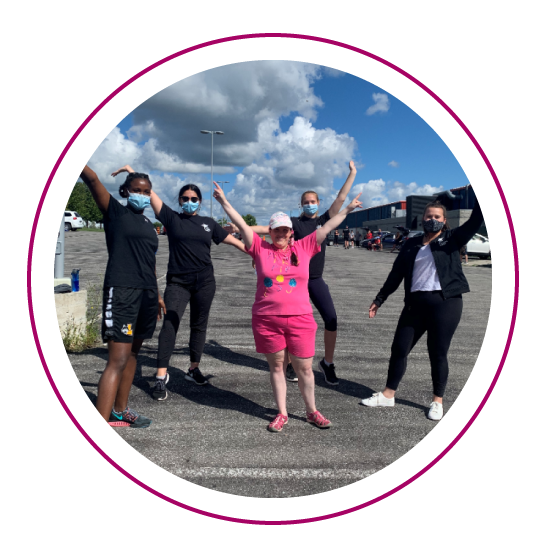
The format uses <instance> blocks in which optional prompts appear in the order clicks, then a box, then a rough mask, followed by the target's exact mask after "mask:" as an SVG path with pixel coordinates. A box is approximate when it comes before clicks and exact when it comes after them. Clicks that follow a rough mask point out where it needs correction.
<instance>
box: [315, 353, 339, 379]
mask: <svg viewBox="0 0 546 558" xmlns="http://www.w3.org/2000/svg"><path fill="white" fill-rule="evenodd" d="M319 367H320V369H321V370H322V372H323V374H324V379H325V380H326V383H327V384H330V385H332V386H337V385H338V384H339V380H338V379H337V376H336V367H335V366H334V364H333V363H332V364H330V366H328V365H327V364H326V362H324V359H322V360H321V361H320V362H319Z"/></svg>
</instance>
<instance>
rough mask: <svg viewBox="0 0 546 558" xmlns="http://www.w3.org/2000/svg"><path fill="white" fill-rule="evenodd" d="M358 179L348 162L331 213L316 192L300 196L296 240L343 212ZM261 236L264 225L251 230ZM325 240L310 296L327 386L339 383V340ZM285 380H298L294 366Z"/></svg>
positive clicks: (232, 229)
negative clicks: (321, 329) (316, 313)
mask: <svg viewBox="0 0 546 558" xmlns="http://www.w3.org/2000/svg"><path fill="white" fill-rule="evenodd" d="M355 177H356V167H355V165H354V163H353V161H350V162H349V176H348V177H347V180H346V181H345V184H344V185H343V186H342V188H341V190H340V191H339V193H338V195H337V197H336V199H335V200H334V203H332V205H331V206H330V208H329V209H328V211H325V212H324V213H323V214H322V215H321V214H320V211H319V210H320V200H319V196H318V194H317V193H316V192H315V191H313V190H307V191H306V192H304V193H303V194H302V196H301V207H302V209H303V212H302V214H301V215H300V216H299V217H293V218H292V225H293V228H294V239H295V240H301V239H302V238H305V237H306V236H308V235H310V234H312V233H313V232H314V231H316V230H317V229H320V228H321V227H322V226H323V225H324V224H325V223H326V222H327V221H329V220H330V218H332V217H334V216H335V215H337V214H338V213H339V211H340V210H341V206H342V205H343V203H344V202H345V199H346V198H347V195H348V193H349V191H350V189H351V187H352V185H353V182H354V179H355ZM251 228H252V230H253V231H255V232H256V233H258V234H260V235H261V234H269V228H268V227H263V226H254V227H251ZM226 230H228V231H229V232H239V230H238V229H237V227H234V226H233V225H231V224H230V225H228V227H226ZM326 244H327V241H326V239H325V240H324V242H323V243H322V246H321V251H320V252H319V253H318V254H316V255H315V256H313V257H312V258H311V262H310V264H309V297H310V298H311V301H312V302H313V304H314V305H315V308H316V309H317V310H318V311H319V313H320V316H321V318H322V320H323V321H324V358H323V359H322V360H321V361H320V362H319V367H320V369H321V371H322V372H323V374H324V378H325V380H326V382H327V383H329V384H331V385H337V384H339V380H338V379H337V376H336V371H335V366H334V351H335V348H336V339H337V314H336V309H335V307H334V301H333V300H332V295H331V294H330V289H328V285H327V284H326V283H325V281H324V279H323V278H322V273H323V271H324V262H325V256H326ZM286 379H287V380H289V381H292V382H294V381H296V382H297V381H298V379H297V377H296V373H295V371H294V368H293V367H292V364H289V365H288V368H287V370H286Z"/></svg>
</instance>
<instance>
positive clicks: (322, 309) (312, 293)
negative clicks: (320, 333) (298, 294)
mask: <svg viewBox="0 0 546 558" xmlns="http://www.w3.org/2000/svg"><path fill="white" fill-rule="evenodd" d="M309 297H310V298H311V302H312V303H313V304H314V305H315V308H316V309H317V310H318V311H319V314H320V316H321V318H322V320H323V321H324V329H326V330H327V331H337V315H336V309H335V308H334V301H333V300H332V295H331V294H330V289H329V288H328V285H327V284H326V283H325V282H324V279H323V278H322V277H317V278H316V279H309Z"/></svg>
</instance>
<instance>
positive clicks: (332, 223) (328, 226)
mask: <svg viewBox="0 0 546 558" xmlns="http://www.w3.org/2000/svg"><path fill="white" fill-rule="evenodd" d="M361 195H362V193H360V194H358V196H356V198H355V199H354V200H353V201H352V202H351V203H350V204H349V205H348V206H347V207H346V208H345V209H342V210H341V211H340V212H339V213H336V214H335V215H333V216H332V217H330V219H329V220H328V221H326V223H324V225H322V227H321V228H320V229H318V230H317V244H318V245H319V246H320V245H321V244H322V243H323V242H324V239H325V238H326V237H327V236H328V233H329V232H330V231H332V230H334V229H335V228H336V227H338V226H339V225H341V223H342V222H343V219H345V217H346V216H347V215H348V214H349V213H351V211H353V210H354V209H356V208H357V207H362V202H361V201H358V198H359V197H360V196H361Z"/></svg>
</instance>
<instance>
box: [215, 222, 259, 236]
mask: <svg viewBox="0 0 546 558" xmlns="http://www.w3.org/2000/svg"><path fill="white" fill-rule="evenodd" d="M250 228H251V229H252V230H253V231H254V232H255V233H257V234H269V227H267V226H266V225H252V227H250ZM223 229H224V230H225V231H227V232H228V233H238V232H240V231H239V227H237V226H235V225H234V224H233V223H228V224H227V225H226V226H225V227H223Z"/></svg>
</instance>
